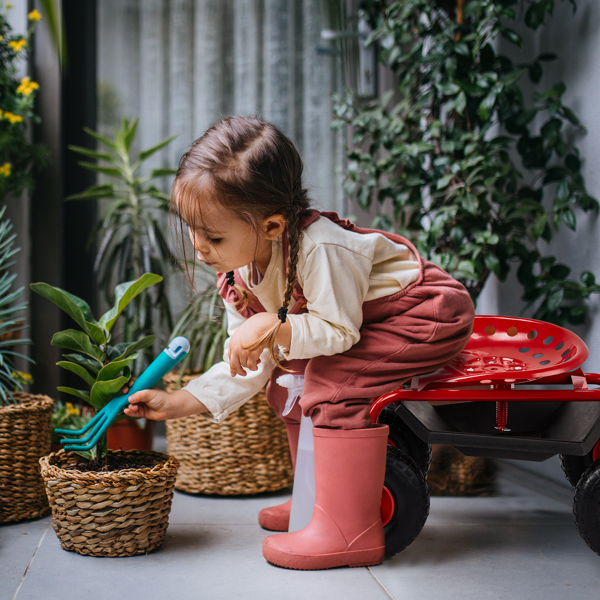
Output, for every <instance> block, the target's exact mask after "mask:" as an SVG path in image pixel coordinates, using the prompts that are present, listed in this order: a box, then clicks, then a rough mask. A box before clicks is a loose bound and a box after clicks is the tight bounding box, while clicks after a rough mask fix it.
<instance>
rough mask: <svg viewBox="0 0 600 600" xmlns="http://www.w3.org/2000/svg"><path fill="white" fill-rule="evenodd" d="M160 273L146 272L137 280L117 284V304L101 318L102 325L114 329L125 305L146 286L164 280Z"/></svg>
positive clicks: (108, 329) (107, 328)
mask: <svg viewBox="0 0 600 600" xmlns="http://www.w3.org/2000/svg"><path fill="white" fill-rule="evenodd" d="M162 279H163V278H162V277H161V276H160V275H155V274H154V273H144V275H142V276H141V277H140V278H139V279H137V280H136V281H127V282H125V283H121V284H120V285H118V286H117V288H116V290H115V305H114V306H113V307H112V308H111V309H110V310H109V311H108V312H107V313H105V314H104V315H102V317H101V319H100V327H103V328H104V329H106V330H107V331H110V330H111V329H112V326H113V325H114V324H115V321H116V320H117V319H118V317H119V315H120V314H121V313H122V312H123V310H124V309H125V307H126V306H127V305H128V304H129V303H130V302H131V301H132V300H133V299H134V298H135V297H136V296H137V295H138V294H141V293H142V292H143V291H144V290H145V289H146V288H148V287H150V286H151V285H154V284H155V283H158V282H160V281H162Z"/></svg>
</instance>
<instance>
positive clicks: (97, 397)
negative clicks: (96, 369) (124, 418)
mask: <svg viewBox="0 0 600 600" xmlns="http://www.w3.org/2000/svg"><path fill="white" fill-rule="evenodd" d="M128 382H129V378H128V377H118V378H117V379H111V380H109V381H97V382H96V383H95V384H94V387H93V388H92V392H91V394H90V404H91V405H92V406H93V407H94V408H95V409H96V410H100V409H102V408H104V406H105V405H106V404H107V403H108V402H110V401H111V400H112V399H113V398H114V397H116V396H117V395H118V394H119V392H120V391H121V390H122V389H123V387H124V386H125V385H127V383H128Z"/></svg>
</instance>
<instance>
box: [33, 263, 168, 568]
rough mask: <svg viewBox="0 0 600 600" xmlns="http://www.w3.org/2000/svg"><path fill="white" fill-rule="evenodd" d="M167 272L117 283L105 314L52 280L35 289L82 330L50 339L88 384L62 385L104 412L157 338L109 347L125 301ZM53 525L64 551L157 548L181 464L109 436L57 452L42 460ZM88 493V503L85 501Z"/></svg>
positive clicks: (126, 552)
mask: <svg viewBox="0 0 600 600" xmlns="http://www.w3.org/2000/svg"><path fill="white" fill-rule="evenodd" d="M161 280H162V278H161V277H160V276H159V275H155V274H153V273H146V274H144V275H142V277H140V278H139V279H137V280H135V281H128V282H126V283H122V284H120V285H118V286H117V288H116V290H115V304H114V306H113V307H112V308H111V309H110V310H109V311H108V312H106V313H105V314H104V315H103V316H102V317H101V318H100V319H99V320H96V319H95V318H94V317H93V315H92V312H91V310H90V307H89V305H88V304H87V303H86V302H84V301H83V300H82V299H81V298H78V297H77V296H74V295H72V294H69V293H68V292H66V291H64V290H61V289H60V288H56V287H53V286H51V285H48V284H46V283H34V284H32V285H31V289H32V290H33V291H34V292H36V293H38V294H40V295H41V296H43V297H45V298H47V299H48V300H50V301H51V302H53V303H54V304H56V305H57V306H58V307H59V308H61V309H62V310H64V311H65V312H66V313H67V314H68V315H69V316H70V317H71V318H72V319H73V320H74V321H75V323H77V325H79V327H80V328H81V330H76V329H68V330H66V331H60V332H58V333H56V334H55V335H54V337H53V338H52V345H54V346H57V347H59V348H62V349H64V350H66V351H67V352H66V353H65V354H64V356H63V359H64V360H62V361H60V362H59V363H58V365H59V366H60V367H63V368H65V369H67V370H68V371H71V372H73V373H75V374H76V375H77V376H78V377H80V378H81V380H82V382H83V383H84V384H85V385H83V386H82V389H75V388H70V387H59V388H58V389H59V391H61V392H64V393H67V394H70V395H72V396H75V397H76V398H78V399H79V400H82V401H85V402H88V403H89V404H90V405H91V406H92V407H93V409H94V410H95V411H99V410H101V409H102V408H103V407H104V406H105V405H106V404H108V402H110V401H111V400H112V399H113V398H115V397H116V396H118V395H121V393H122V392H121V390H122V389H123V387H124V386H125V385H127V384H128V383H129V381H130V379H131V376H132V368H131V367H132V364H133V361H135V360H136V358H137V357H138V353H139V351H141V350H143V349H144V348H148V347H149V346H151V345H152V343H153V342H154V336H153V335H149V336H145V337H143V338H142V339H140V340H138V341H136V342H133V343H131V342H123V343H119V344H116V345H114V346H113V345H111V343H110V342H111V330H112V328H113V326H114V325H115V322H116V321H117V319H118V318H119V315H120V314H121V313H122V312H123V311H124V310H125V309H126V307H127V305H128V304H129V303H130V302H132V301H133V300H134V298H136V297H137V296H138V295H139V294H141V293H142V292H143V291H144V290H145V289H147V288H148V287H150V286H151V285H153V284H155V283H158V282H159V281H161ZM40 465H41V473H42V477H43V479H44V483H45V487H46V494H47V496H48V501H49V504H50V506H51V508H52V517H53V526H54V531H55V532H56V535H57V537H58V539H59V541H60V543H61V545H62V547H63V548H64V549H65V550H70V551H73V552H77V553H79V554H86V555H90V556H133V555H135V554H145V553H147V552H150V551H151V550H154V549H155V548H157V547H158V546H160V544H161V543H162V541H163V539H164V536H165V534H166V530H167V526H168V514H169V512H170V510H171V501H172V498H173V487H174V484H175V476H176V474H177V467H178V462H177V460H176V459H175V458H173V457H170V456H167V455H165V454H161V453H159V452H149V451H147V452H139V451H128V452H123V451H113V450H107V448H106V435H103V436H101V438H100V441H99V442H98V443H97V444H95V445H94V446H93V447H91V448H90V449H89V450H78V451H77V452H65V451H64V450H61V451H59V452H58V453H52V454H50V455H49V456H46V457H44V458H42V459H41V460H40ZM84 498H85V501H82V500H83V499H84Z"/></svg>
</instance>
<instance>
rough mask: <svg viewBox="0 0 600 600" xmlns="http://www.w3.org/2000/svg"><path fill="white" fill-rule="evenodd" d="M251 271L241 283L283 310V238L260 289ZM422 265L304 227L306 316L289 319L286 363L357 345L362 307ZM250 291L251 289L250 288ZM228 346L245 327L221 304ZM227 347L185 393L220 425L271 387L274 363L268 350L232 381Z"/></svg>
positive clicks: (390, 249)
mask: <svg viewBox="0 0 600 600" xmlns="http://www.w3.org/2000/svg"><path fill="white" fill-rule="evenodd" d="M252 267H253V265H248V266H246V267H243V268H241V269H240V270H239V272H240V275H241V276H242V278H243V280H244V283H245V284H246V285H247V286H248V288H249V289H250V290H251V291H252V293H253V294H254V295H255V296H256V297H257V298H258V300H259V301H260V303H261V304H262V305H263V306H264V307H265V309H266V310H267V311H268V312H277V310H278V309H279V308H280V307H281V305H282V301H283V296H284V293H285V286H286V275H285V265H284V264H283V249H282V242H281V238H277V239H276V240H274V241H273V243H272V253H271V260H270V262H269V266H268V267H267V270H266V271H265V274H264V277H263V278H262V280H261V281H260V282H258V283H257V282H256V271H255V269H253V268H252ZM418 274H419V263H418V260H417V258H416V257H415V256H414V254H413V253H412V252H411V251H410V250H409V248H408V247H407V246H405V245H403V244H397V243H395V242H393V241H391V240H390V239H388V238H386V237H385V236H384V235H382V234H380V233H367V234H360V233H354V232H352V231H347V230H345V229H343V228H342V227H340V226H338V225H336V224H335V223H333V222H332V221H330V220H329V219H328V218H326V217H320V218H319V219H317V220H316V221H315V222H313V223H312V224H311V225H309V226H308V227H306V228H305V229H304V232H303V236H302V238H301V242H300V251H299V254H298V270H297V277H298V283H299V284H300V286H301V287H302V290H303V292H304V296H305V298H306V300H307V306H306V308H307V310H308V312H307V313H304V314H300V315H288V317H287V318H288V319H289V322H290V325H291V328H292V337H291V344H290V347H289V348H281V353H282V355H283V356H284V357H285V358H286V359H288V360H292V359H297V358H313V357H315V356H323V355H333V354H341V353H343V352H345V351H346V350H348V349H349V348H351V347H352V346H353V345H354V344H356V343H357V342H358V340H359V339H360V327H361V325H362V305H363V303H364V302H366V301H367V300H372V299H375V298H382V297H384V296H389V295H390V294H394V293H396V292H398V291H400V290H402V289H404V288H405V287H406V286H408V285H409V284H411V283H412V282H413V281H415V280H416V279H417V277H418ZM253 283H255V285H253ZM225 306H226V312H227V319H228V334H229V338H231V336H232V335H233V333H234V332H235V330H236V329H237V328H238V327H239V326H240V325H241V324H242V323H243V322H244V321H245V319H244V317H242V316H241V315H240V314H239V313H238V312H237V310H236V309H235V307H234V306H233V305H232V304H229V303H227V302H226V303H225ZM228 346H229V339H227V340H226V342H225V352H224V356H223V361H222V362H220V363H218V364H216V365H214V366H213V367H212V368H211V369H209V370H208V371H207V372H206V373H204V374H203V375H201V376H200V377H198V378H197V379H194V380H192V381H190V383H188V385H187V386H186V387H185V389H186V390H187V391H188V392H190V393H191V394H193V395H194V396H195V397H196V398H198V400H200V401H201V402H202V403H203V404H204V405H205V406H206V407H207V408H208V410H209V412H210V414H209V415H206V416H207V418H208V419H210V420H211V421H213V422H215V423H219V422H221V421H222V420H223V419H225V418H226V417H227V416H228V415H229V414H231V413H232V412H233V411H235V410H237V409H238V408H239V407H240V406H241V405H242V404H244V402H246V401H247V400H249V399H250V398H252V396H254V395H255V394H256V393H257V392H258V391H259V390H260V389H262V388H263V387H264V385H265V384H266V383H267V381H268V380H269V378H270V376H271V373H272V371H273V367H274V364H273V361H272V360H271V357H270V356H269V353H268V351H267V350H264V351H263V353H262V354H261V362H260V364H259V365H258V370H256V371H250V370H247V374H246V376H245V377H240V376H239V375H236V376H235V377H232V376H231V374H230V370H229V363H228Z"/></svg>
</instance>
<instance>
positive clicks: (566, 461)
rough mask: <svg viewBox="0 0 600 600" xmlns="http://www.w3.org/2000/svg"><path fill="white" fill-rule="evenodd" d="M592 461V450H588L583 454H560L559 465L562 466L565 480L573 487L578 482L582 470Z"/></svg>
mask: <svg viewBox="0 0 600 600" xmlns="http://www.w3.org/2000/svg"><path fill="white" fill-rule="evenodd" d="M593 462H594V461H593V459H592V452H589V453H588V454H586V455H585V456H573V455H571V454H561V455H560V466H561V467H562V470H563V473H564V474H565V477H566V478H567V481H568V482H569V483H570V484H571V485H572V486H573V487H577V484H578V483H579V480H580V479H581V476H582V475H583V473H584V471H585V470H586V469H587V468H588V467H589V466H590V465H591V464H592V463H593Z"/></svg>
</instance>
